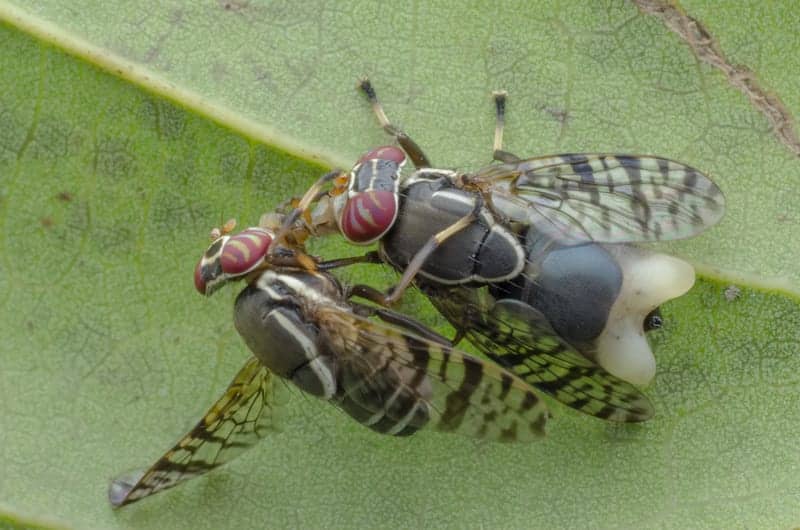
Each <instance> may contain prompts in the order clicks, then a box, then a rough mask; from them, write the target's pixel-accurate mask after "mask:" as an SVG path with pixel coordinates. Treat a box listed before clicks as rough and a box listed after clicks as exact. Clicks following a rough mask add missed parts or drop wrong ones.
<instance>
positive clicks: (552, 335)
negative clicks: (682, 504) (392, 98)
mask: <svg viewBox="0 0 800 530" xmlns="http://www.w3.org/2000/svg"><path fill="white" fill-rule="evenodd" d="M426 294H427V295H428V297H429V298H430V300H431V302H433V304H434V306H436V308H437V309H438V310H439V311H440V312H441V313H442V314H443V315H444V316H445V317H446V318H447V319H448V320H449V321H450V322H451V323H452V324H453V326H454V327H455V328H456V329H458V330H461V332H463V333H464V334H465V336H466V337H467V338H468V339H469V341H470V342H472V343H473V344H475V346H477V347H478V348H479V349H480V350H481V351H482V352H483V353H485V354H486V355H487V356H488V357H489V358H491V359H493V360H494V361H496V362H497V363H499V364H500V365H502V366H505V367H506V368H508V369H509V370H511V371H512V372H514V373H515V374H517V375H518V376H519V377H520V378H521V379H522V380H524V381H525V382H527V383H530V384H531V385H533V386H534V387H536V388H537V389H539V390H541V391H542V392H545V393H547V394H550V395H551V396H553V397H554V398H556V399H557V400H558V401H560V402H562V403H564V404H565V405H567V406H569V407H572V408H574V409H577V410H579V411H581V412H583V413H586V414H589V415H591V416H596V417H598V418H602V419H604V420H608V421H615V422H638V421H644V420H647V419H649V418H651V417H652V416H653V414H654V410H653V405H652V404H651V403H650V400H649V399H648V398H647V396H645V395H644V394H642V393H641V392H640V391H639V389H637V388H636V387H635V386H633V385H632V384H630V383H628V382H627V381H623V380H622V379H619V378H618V377H616V376H613V375H611V374H610V373H608V372H606V371H605V370H604V369H603V368H602V367H600V366H598V365H597V364H595V363H593V362H592V361H591V360H589V359H587V358H586V357H584V356H583V355H582V354H581V353H580V352H578V351H577V350H575V349H574V348H573V347H572V346H570V345H569V344H567V343H566V342H564V341H563V340H562V339H561V338H560V337H559V336H558V335H557V334H556V332H555V331H553V328H552V327H551V326H550V323H549V322H548V321H547V319H546V317H545V316H544V315H543V314H542V313H540V312H539V311H538V310H536V309H534V308H533V307H531V306H529V305H528V304H525V303H523V302H520V301H518V300H513V299H505V300H500V301H497V302H495V301H494V300H493V299H491V297H490V296H489V295H488V293H486V290H485V289H480V290H479V289H470V288H464V287H455V288H446V289H435V288H427V287H426Z"/></svg>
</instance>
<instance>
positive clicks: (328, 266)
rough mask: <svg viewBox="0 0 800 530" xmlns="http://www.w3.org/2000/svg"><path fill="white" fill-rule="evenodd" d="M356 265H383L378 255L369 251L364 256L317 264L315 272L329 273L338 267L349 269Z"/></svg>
mask: <svg viewBox="0 0 800 530" xmlns="http://www.w3.org/2000/svg"><path fill="white" fill-rule="evenodd" d="M356 263H383V260H381V257H380V254H378V253H377V252H376V251H374V250H371V251H369V252H367V253H366V254H364V255H363V256H352V257H350V258H339V259H331V260H327V261H320V262H319V263H317V270H319V271H329V270H333V269H338V268H340V267H349V266H350V265H355V264H356Z"/></svg>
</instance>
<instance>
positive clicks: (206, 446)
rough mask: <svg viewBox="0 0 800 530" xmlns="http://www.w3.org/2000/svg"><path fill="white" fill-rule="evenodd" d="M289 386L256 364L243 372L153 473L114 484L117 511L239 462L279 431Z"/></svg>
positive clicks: (110, 497)
mask: <svg viewBox="0 0 800 530" xmlns="http://www.w3.org/2000/svg"><path fill="white" fill-rule="evenodd" d="M282 387H283V385H282V384H281V383H278V382H277V377H276V376H274V375H273V374H271V373H270V372H269V371H268V370H267V369H266V368H265V367H264V366H263V365H262V364H261V363H259V362H258V361H257V360H256V359H255V358H250V359H249V360H248V361H247V364H245V365H244V367H243V368H242V369H241V370H239V373H238V374H236V377H234V379H233V381H231V384H230V385H229V386H228V388H227V390H225V393H224V394H223V395H222V397H220V398H219V399H218V400H217V402H216V403H214V405H212V406H211V408H210V409H209V410H208V412H206V413H205V415H204V416H203V419H202V420H200V422H199V423H198V424H197V425H196V426H195V427H194V428H193V429H192V430H191V431H189V432H188V433H187V434H186V435H184V436H183V438H181V439H180V441H179V442H178V443H177V444H175V446H174V447H173V448H172V449H170V450H169V451H167V452H166V453H165V454H164V456H162V457H161V458H159V459H158V460H157V461H156V463H155V464H153V465H152V466H150V468H149V469H147V470H140V471H135V472H132V473H126V474H124V475H121V476H119V477H117V478H115V479H113V480H112V481H111V485H110V486H109V488H108V500H109V501H110V502H111V505H112V506H113V507H115V508H118V507H120V506H124V505H126V504H130V503H132V502H134V501H137V500H139V499H141V498H143V497H147V496H148V495H152V494H154V493H157V492H159V491H161V490H164V489H167V488H171V487H173V486H175V485H177V484H178V483H180V482H183V481H184V480H188V479H190V478H194V477H196V476H199V475H202V474H203V473H206V472H208V471H211V470H212V469H214V468H216V467H218V466H221V465H222V464H224V463H226V462H228V461H230V460H232V459H233V458H235V457H237V456H239V454H241V452H242V451H244V450H245V449H248V448H250V447H251V446H252V445H254V444H255V443H256V442H257V441H259V439H261V438H262V437H264V436H266V435H267V434H268V433H270V432H272V431H274V430H276V428H277V426H276V419H277V415H276V406H279V405H280V403H279V401H280V399H279V398H278V396H277V392H278V391H279V390H280V388H282Z"/></svg>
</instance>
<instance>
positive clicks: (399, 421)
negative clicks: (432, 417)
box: [338, 358, 432, 436]
mask: <svg viewBox="0 0 800 530" xmlns="http://www.w3.org/2000/svg"><path fill="white" fill-rule="evenodd" d="M368 362H369V361H368V359H367V358H363V359H359V360H358V361H356V362H352V363H350V364H349V365H348V366H344V367H342V370H341V372H340V374H339V375H340V377H341V382H342V384H341V387H342V388H348V389H351V390H349V391H347V392H346V393H343V394H342V395H341V396H339V398H338V401H339V406H340V407H341V409H342V410H343V411H345V412H346V413H347V414H349V415H350V416H351V417H352V418H353V419H355V420H356V421H358V422H359V423H361V424H363V425H364V426H366V427H369V428H370V429H372V430H373V431H376V432H379V433H382V434H391V435H395V436H408V435H410V434H414V433H415V432H416V431H417V430H419V429H421V428H422V427H424V426H425V424H426V423H428V420H429V412H428V405H427V402H426V400H429V399H430V398H431V395H432V389H431V386H430V382H429V381H427V378H426V377H423V378H422V379H421V380H418V379H417V378H416V377H415V376H416V374H414V373H413V372H412V371H411V370H409V371H408V373H404V372H403V371H402V369H400V368H398V367H396V366H390V365H384V366H358V363H362V364H363V363H368ZM364 373H371V376H370V377H369V379H364V377H363V374H364Z"/></svg>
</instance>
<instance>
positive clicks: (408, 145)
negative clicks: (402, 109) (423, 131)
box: [358, 77, 431, 169]
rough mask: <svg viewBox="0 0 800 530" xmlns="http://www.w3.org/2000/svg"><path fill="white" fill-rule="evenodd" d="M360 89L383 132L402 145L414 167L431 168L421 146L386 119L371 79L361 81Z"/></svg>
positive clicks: (359, 83)
mask: <svg viewBox="0 0 800 530" xmlns="http://www.w3.org/2000/svg"><path fill="white" fill-rule="evenodd" d="M358 88H359V89H360V90H361V91H362V92H363V93H364V94H365V95H366V96H367V99H368V100H369V104H370V105H371V106H372V112H374V113H375V116H376V117H377V118H378V122H379V123H380V124H381V127H383V130H384V131H386V133H387V134H389V135H391V136H394V138H395V139H396V140H397V142H398V143H399V144H400V147H401V148H402V149H403V151H405V153H406V155H408V158H410V159H411V162H412V163H413V164H414V167H415V168H417V169H422V168H426V167H431V163H430V161H429V160H428V157H427V156H425V153H423V152H422V149H421V148H420V146H418V145H417V143H416V142H415V141H414V140H412V139H411V137H409V136H408V135H407V134H406V133H404V132H403V131H402V129H400V128H399V127H397V126H396V125H392V123H391V122H390V121H389V118H387V117H386V113H385V112H384V111H383V105H381V102H380V101H378V96H377V95H376V94H375V89H374V88H372V83H370V81H369V78H366V77H365V78H363V79H362V80H361V81H359V82H358Z"/></svg>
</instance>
